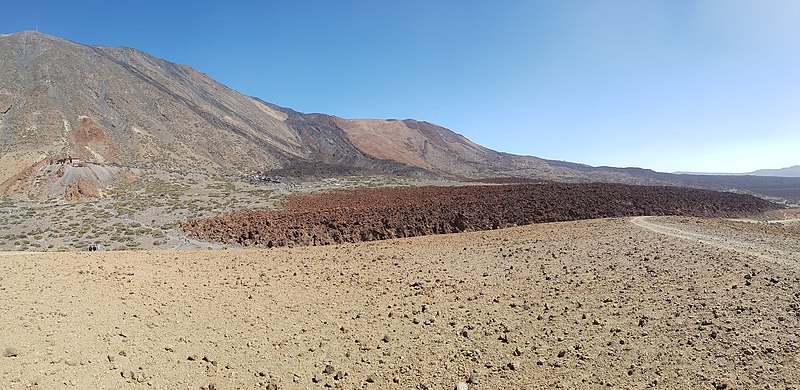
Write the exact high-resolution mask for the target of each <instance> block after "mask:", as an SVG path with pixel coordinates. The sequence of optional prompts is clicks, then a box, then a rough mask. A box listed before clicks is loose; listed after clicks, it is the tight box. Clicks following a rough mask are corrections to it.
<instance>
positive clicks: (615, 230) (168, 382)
mask: <svg viewBox="0 0 800 390" xmlns="http://www.w3.org/2000/svg"><path fill="white" fill-rule="evenodd" d="M798 264H800V234H798V233H797V232H796V231H791V230H787V229H785V228H783V227H781V226H779V225H774V224H773V225H767V224H755V223H747V222H729V221H724V220H718V219H695V218H678V217H666V218H649V217H645V218H638V219H634V220H631V219H604V220H589V221H579V222H563V223H548V224H538V225H530V226H524V227H517V228H510V229H500V230H493V231H487V232H472V233H462V234H450V235H439V236H428V237H417V238H411V239H396V240H388V241H379V242H371V243H360V244H344V245H333V246H327V247H300V248H291V249H289V248H277V249H272V250H235V251H202V252H169V251H162V252H144V251H142V252H121V253H103V252H97V253H80V254H59V253H45V254H6V255H0V316H1V317H2V319H3V320H2V321H0V335H2V336H1V337H0V352H3V353H2V355H0V388H3V389H37V388H38V389H54V388H76V389H88V388H94V389H145V388H157V389H175V388H177V389H308V388H322V387H333V388H345V389H361V388H367V389H386V388H394V389H452V388H455V387H456V386H457V385H460V386H461V387H460V388H464V387H465V386H466V388H468V389H521V388H528V389H531V388H553V387H564V388H604V389H605V388H656V389H658V388H663V389H673V388H682V389H683V388H699V389H706V388H707V389H713V388H717V389H723V388H729V389H730V388H762V389H763V388H771V389H784V388H797V387H798V386H800V361H798V356H800V292H799V291H798V285H800V267H799V266H798Z"/></svg>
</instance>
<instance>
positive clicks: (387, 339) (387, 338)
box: [383, 306, 424, 343]
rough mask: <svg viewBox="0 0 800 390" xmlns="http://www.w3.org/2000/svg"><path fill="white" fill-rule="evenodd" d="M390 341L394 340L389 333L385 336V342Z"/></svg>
mask: <svg viewBox="0 0 800 390" xmlns="http://www.w3.org/2000/svg"><path fill="white" fill-rule="evenodd" d="M423 307H424V306H423ZM390 341H392V339H391V338H390V337H389V335H388V334H387V335H384V336H383V342H384V343H388V342H390Z"/></svg>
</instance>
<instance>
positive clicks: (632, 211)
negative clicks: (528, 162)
mask: <svg viewBox="0 0 800 390" xmlns="http://www.w3.org/2000/svg"><path fill="white" fill-rule="evenodd" d="M778 207H780V206H778V205H775V204H773V203H770V202H767V201H765V200H762V199H759V198H756V197H753V196H749V195H741V194H734V193H725V192H715V191H707V190H698V189H689V188H680V187H651V186H632V185H622V184H606V183H592V184H564V183H540V184H519V185H506V186H466V187H417V188H403V189H397V188H381V189H368V190H358V191H339V192H333V193H323V194H312V195H304V196H297V197H293V198H290V199H288V200H287V202H286V205H285V209H284V210H283V211H259V210H250V211H243V212H238V213H233V214H229V215H223V216H219V217H213V218H207V219H199V220H191V221H188V222H187V223H185V224H184V225H183V230H184V231H186V232H187V233H189V234H190V235H192V236H195V237H198V238H201V239H203V240H208V241H217V242H225V243H230V244H241V245H263V246H267V247H274V246H286V245H328V244H334V243H343V242H360V241H373V240H383V239H390V238H399V237H414V236H424V235H429V234H443V233H456V232H463V231H475V230H489V229H498V228H503V227H509V226H516V225H527V224H532V223H541V222H557V221H572V220H581V219H593V218H606V217H623V216H637V215H690V216H704V217H705V216H709V217H710V216H726V217H729V216H738V215H743V214H748V213H757V212H763V211H766V210H770V209H775V208H778Z"/></svg>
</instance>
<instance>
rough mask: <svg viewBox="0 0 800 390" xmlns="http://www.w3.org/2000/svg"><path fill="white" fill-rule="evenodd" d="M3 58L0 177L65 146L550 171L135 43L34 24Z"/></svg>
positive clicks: (252, 160) (156, 155)
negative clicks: (262, 89) (305, 110)
mask: <svg viewBox="0 0 800 390" xmlns="http://www.w3.org/2000/svg"><path fill="white" fill-rule="evenodd" d="M0 69H2V71H1V73H0V155H1V156H2V157H0V166H2V167H3V168H4V169H3V171H4V173H3V176H0V183H2V182H4V181H7V180H9V179H11V178H14V177H15V176H17V175H19V174H20V173H24V172H25V171H26V170H30V168H31V167H33V166H35V165H37V164H40V163H42V162H43V161H45V160H49V159H58V158H63V157H67V156H72V157H78V158H80V159H81V160H83V161H89V162H92V163H96V164H104V165H109V164H111V165H119V166H123V167H130V168H141V169H165V170H173V171H186V172H203V173H224V174H231V173H241V172H247V171H251V170H275V169H285V168H287V167H289V166H302V165H303V164H307V165H308V164H311V165H310V166H313V164H326V165H330V166H337V167H341V168H356V169H362V170H366V171H375V172H393V173H400V174H435V175H449V176H455V177H462V176H467V177H486V176H495V175H497V174H499V173H504V174H521V175H527V176H531V175H537V174H538V173H537V172H541V174H542V176H543V177H547V176H549V175H551V173H552V172H550V171H552V169H549V167H548V165H547V164H546V163H545V162H544V161H543V160H540V159H537V158H533V157H518V156H511V155H505V154H502V153H498V152H495V151H492V150H489V149H486V148H483V147H481V146H479V145H476V144H474V143H472V142H471V141H469V140H467V139H466V138H464V137H462V136H460V135H457V134H455V133H453V132H451V131H449V130H447V129H444V128H442V127H439V126H435V125H432V124H429V123H426V122H417V121H412V120H407V121H382V120H346V119H342V118H337V117H333V116H329V115H324V114H302V113H298V112H295V111H293V110H290V109H286V108H282V107H279V106H275V105H272V104H269V103H266V102H263V101H261V100H260V99H256V98H252V97H248V96H245V95H242V94H240V93H238V92H236V91H233V90H231V89H229V88H227V87H225V86H224V85H222V84H219V83H217V82H215V81H213V80H211V79H210V78H209V77H208V76H207V75H205V74H202V73H200V72H197V71H195V70H193V69H192V68H190V67H188V66H184V65H178V64H174V63H171V62H168V61H164V60H160V59H157V58H154V57H152V56H149V55H147V54H145V53H142V52H140V51H137V50H134V49H130V48H111V47H91V46H85V45H80V44H77V43H74V42H70V41H67V40H64V39H60V38H55V37H51V36H47V35H44V34H40V33H36V32H31V31H26V32H21V33H17V34H11V35H6V36H3V37H0ZM387 140H392V141H391V142H387ZM395 141H396V142H395ZM567 171H568V170H564V172H558V173H559V174H562V175H566V176H568V175H569V172H567ZM16 179H17V180H18V179H19V178H16ZM5 187H9V185H8V183H6V185H5Z"/></svg>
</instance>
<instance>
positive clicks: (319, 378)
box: [311, 373, 325, 383]
mask: <svg viewBox="0 0 800 390" xmlns="http://www.w3.org/2000/svg"><path fill="white" fill-rule="evenodd" d="M311 381H312V382H314V383H320V382H323V381H325V378H323V377H322V375H320V374H319V373H316V374H314V376H313V377H311Z"/></svg>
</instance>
